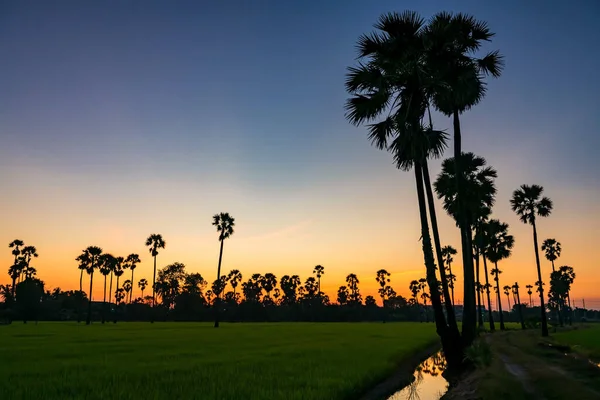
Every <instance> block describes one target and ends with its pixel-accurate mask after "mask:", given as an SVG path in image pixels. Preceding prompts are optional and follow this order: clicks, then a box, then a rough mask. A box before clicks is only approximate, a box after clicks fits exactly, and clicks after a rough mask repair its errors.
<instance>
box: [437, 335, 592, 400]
mask: <svg viewBox="0 0 600 400" xmlns="http://www.w3.org/2000/svg"><path fill="white" fill-rule="evenodd" d="M581 331H582V332H583V331H588V332H586V333H585V334H583V336H582V337H585V338H588V337H589V338H590V340H591V343H593V345H595V346H598V343H597V342H598V340H600V336H599V335H598V333H599V332H600V331H599V330H595V329H589V330H584V329H581ZM573 332H574V331H573ZM563 334H564V335H566V336H565V338H572V337H577V336H571V335H572V333H571V331H569V332H559V333H557V334H554V335H552V336H551V337H550V338H542V337H541V336H540V331H539V330H537V329H535V330H533V329H531V330H526V331H507V332H495V333H494V334H488V335H485V336H484V337H483V338H482V340H486V341H487V342H488V343H489V344H490V346H491V350H492V354H493V360H492V363H491V365H490V366H488V367H486V368H481V369H479V370H477V371H475V372H474V373H473V374H472V375H471V376H470V377H468V378H467V379H466V381H467V382H466V384H463V385H462V387H461V386H460V384H459V387H457V390H456V391H455V393H451V394H450V395H449V396H447V397H446V398H448V399H471V398H478V399H489V400H494V399H506V398H510V399H516V400H519V399H535V398H543V399H547V400H553V399H556V400H559V399H568V398H573V399H578V400H586V399H590V400H596V399H599V398H600V369H599V368H598V367H596V366H593V365H591V364H590V363H588V362H587V360H585V359H577V358H574V357H571V356H568V355H565V354H563V353H561V352H560V351H557V350H556V349H553V348H549V347H548V346H544V345H543V344H544V343H548V342H556V341H557V340H559V341H560V340H563V339H562V337H563ZM594 336H595V339H594ZM565 340H566V339H565ZM582 340H583V339H582ZM467 394H468V395H467Z"/></svg>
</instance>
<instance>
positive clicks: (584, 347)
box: [552, 324, 600, 363]
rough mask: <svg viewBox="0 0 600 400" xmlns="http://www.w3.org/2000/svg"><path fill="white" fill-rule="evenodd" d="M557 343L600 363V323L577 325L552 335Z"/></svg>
mask: <svg viewBox="0 0 600 400" xmlns="http://www.w3.org/2000/svg"><path fill="white" fill-rule="evenodd" d="M552 336H553V338H554V340H555V341H556V342H557V343H560V344H564V345H569V346H571V348H572V349H573V350H574V351H576V352H577V353H580V354H582V355H584V356H586V357H588V358H590V359H591V360H593V361H594V362H596V363H600V324H596V325H587V326H575V329H569V330H564V331H561V332H558V333H556V334H554V335H552Z"/></svg>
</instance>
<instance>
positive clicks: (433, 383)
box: [388, 351, 448, 400]
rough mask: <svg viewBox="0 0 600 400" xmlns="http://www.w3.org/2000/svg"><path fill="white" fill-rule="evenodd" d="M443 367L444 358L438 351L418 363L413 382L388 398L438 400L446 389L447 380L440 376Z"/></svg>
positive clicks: (444, 363)
mask: <svg viewBox="0 0 600 400" xmlns="http://www.w3.org/2000/svg"><path fill="white" fill-rule="evenodd" d="M445 369H446V359H445V358H444V355H443V354H442V352H441V351H440V352H438V353H436V354H434V355H432V356H431V357H429V358H428V359H427V360H425V361H423V362H422V363H421V364H419V366H418V367H417V368H416V369H415V373H414V375H413V376H414V379H413V382H412V383H411V384H410V385H408V386H406V387H404V388H403V389H402V390H399V391H397V392H396V393H394V394H393V395H391V396H390V397H388V400H439V399H440V397H442V396H443V395H444V393H446V391H447V390H448V381H446V379H444V377H443V376H442V372H444V370H445Z"/></svg>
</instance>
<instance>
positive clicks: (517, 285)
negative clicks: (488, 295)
mask: <svg viewBox="0 0 600 400" xmlns="http://www.w3.org/2000/svg"><path fill="white" fill-rule="evenodd" d="M512 290H513V293H514V295H515V299H516V301H517V310H519V322H520V323H521V329H525V321H523V307H521V296H520V295H519V283H518V282H515V284H514V285H512Z"/></svg>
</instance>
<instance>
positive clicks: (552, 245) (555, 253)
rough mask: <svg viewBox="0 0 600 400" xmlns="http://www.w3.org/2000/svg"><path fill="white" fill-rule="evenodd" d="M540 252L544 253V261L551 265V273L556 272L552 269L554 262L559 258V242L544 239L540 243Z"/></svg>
mask: <svg viewBox="0 0 600 400" xmlns="http://www.w3.org/2000/svg"><path fill="white" fill-rule="evenodd" d="M542 251H543V252H545V253H546V260H548V261H550V262H551V263H552V272H554V271H556V270H555V269H554V261H555V260H556V259H557V258H558V257H560V251H561V247H560V242H558V241H556V239H546V240H544V242H543V243H542Z"/></svg>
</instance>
